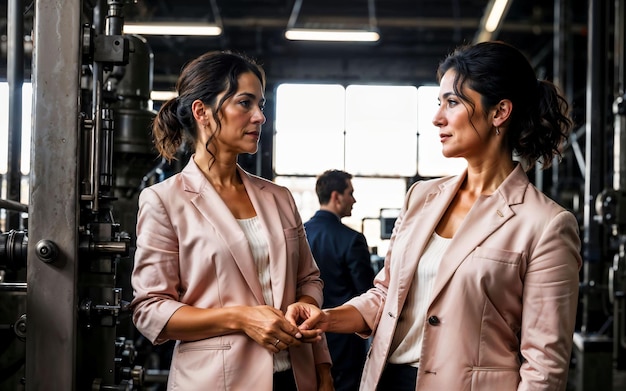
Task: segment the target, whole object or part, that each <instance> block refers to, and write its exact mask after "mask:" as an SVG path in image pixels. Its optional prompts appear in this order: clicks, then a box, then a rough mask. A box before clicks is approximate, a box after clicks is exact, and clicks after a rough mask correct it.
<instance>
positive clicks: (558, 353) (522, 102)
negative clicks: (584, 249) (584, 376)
mask: <svg viewBox="0 0 626 391" xmlns="http://www.w3.org/2000/svg"><path fill="white" fill-rule="evenodd" d="M438 78H439V81H440V92H439V101H440V108H439V110H438V111H437V113H436V114H435V117H434V119H433V123H434V124H435V125H436V126H437V127H438V128H439V136H440V139H441V143H442V146H443V154H444V155H445V156H446V157H463V158H465V159H466V160H467V169H466V171H465V172H464V173H462V174H461V175H459V176H454V177H446V178H440V179H433V180H426V181H420V182H417V183H415V184H414V185H413V186H412V187H411V188H410V189H409V191H408V194H407V195H406V198H405V202H404V205H403V207H402V211H401V214H400V217H399V218H398V219H397V221H396V225H395V227H394V232H393V235H392V238H391V242H390V246H389V251H388V253H387V256H386V259H385V266H384V269H383V270H382V271H381V272H380V273H379V274H378V276H376V279H375V281H374V282H375V287H374V288H372V289H370V290H369V291H368V292H366V293H364V294H363V295H361V296H359V297H356V298H354V299H352V300H350V301H348V302H347V303H346V304H344V305H342V306H340V307H336V308H334V309H329V310H324V311H321V310H319V309H317V308H312V307H310V306H307V305H304V304H303V305H293V306H291V307H290V309H289V312H288V313H287V319H289V320H290V321H291V322H292V323H293V324H294V325H299V327H300V329H301V330H309V329H313V328H318V329H319V330H324V331H331V332H344V333H351V332H357V333H359V334H361V335H362V336H364V337H365V336H368V335H373V340H372V344H371V348H370V351H369V353H368V359H367V363H366V365H365V369H364V372H363V376H362V379H361V389H362V390H366V391H371V390H385V391H392V390H411V391H413V390H420V391H421V390H426V391H440V390H446V391H448V390H451V391H452V390H453V391H466V390H474V391H513V390H532V391H538V390H564V389H565V388H566V383H567V372H568V368H569V359H570V354H571V347H572V337H573V332H574V325H575V319H576V308H577V302H578V273H579V268H580V266H581V257H580V237H579V232H578V222H577V221H576V218H575V217H574V215H573V214H572V213H570V212H568V211H567V210H565V209H564V208H562V207H561V206H559V205H558V204H556V203H555V202H554V201H552V200H550V199H549V198H548V197H546V196H545V195H544V194H543V193H541V192H540V191H539V190H537V189H536V188H535V187H534V186H533V185H532V184H531V183H530V182H529V179H528V177H527V175H526V173H525V169H529V168H531V167H532V166H533V165H534V164H535V163H536V162H537V161H540V162H542V164H543V167H544V168H545V167H548V166H549V165H550V163H551V162H552V159H553V156H555V155H557V156H558V155H560V154H559V148H560V146H561V143H562V142H563V141H564V140H565V139H566V137H567V134H568V132H569V130H570V127H571V121H570V120H569V119H568V117H567V107H568V105H567V103H566V101H565V100H564V99H563V98H562V97H561V96H560V95H559V94H558V91H557V89H556V88H555V86H554V85H553V84H551V83H550V82H548V81H538V80H537V79H536V76H535V74H534V71H533V69H532V68H531V66H530V65H529V63H528V61H527V60H526V59H525V58H524V56H523V55H522V54H521V53H520V52H519V51H518V50H516V49H515V48H513V47H511V46H509V45H507V44H505V43H502V42H487V43H480V44H477V45H474V46H465V47H460V48H458V49H457V50H456V51H455V52H454V53H452V54H451V55H449V56H448V57H447V58H446V59H445V60H444V61H443V62H442V63H441V64H440V67H439V70H438ZM514 155H515V156H517V157H518V158H517V160H514V159H513V156H514Z"/></svg>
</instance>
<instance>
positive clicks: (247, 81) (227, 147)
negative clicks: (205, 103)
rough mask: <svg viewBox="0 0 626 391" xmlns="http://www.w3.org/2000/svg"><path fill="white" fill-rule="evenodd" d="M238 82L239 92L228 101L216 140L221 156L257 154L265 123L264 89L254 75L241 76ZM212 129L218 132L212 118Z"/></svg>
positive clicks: (222, 113) (222, 114)
mask: <svg viewBox="0 0 626 391" xmlns="http://www.w3.org/2000/svg"><path fill="white" fill-rule="evenodd" d="M237 83H238V88H237V91H236V92H235V94H234V95H233V96H232V97H230V98H228V99H227V100H226V101H225V102H224V104H223V105H222V109H221V111H220V113H219V117H220V120H221V123H222V128H221V130H220V132H219V134H218V135H217V137H216V139H215V142H216V144H217V150H218V151H219V152H220V153H222V152H226V153H234V154H240V153H255V152H256V151H257V149H258V143H259V137H260V136H261V126H262V125H263V124H264V123H265V115H264V114H263V108H264V106H265V95H264V93H263V86H262V85H261V81H260V80H259V79H258V78H257V77H256V76H255V75H254V74H253V73H251V72H247V73H243V74H241V75H240V76H239V78H238V79H237ZM219 99H220V97H218V100H219ZM209 128H210V129H216V124H215V122H214V121H213V119H212V118H211V120H210V124H209Z"/></svg>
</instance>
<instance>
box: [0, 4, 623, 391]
mask: <svg viewBox="0 0 626 391" xmlns="http://www.w3.org/2000/svg"><path fill="white" fill-rule="evenodd" d="M625 1H626V0H615V1H612V2H605V1H596V0H590V1H589V24H588V47H587V50H588V59H589V60H588V61H589V62H588V64H587V89H586V94H587V96H586V102H587V103H586V105H587V106H586V113H585V118H586V123H585V125H584V126H583V127H581V128H580V129H578V130H577V131H576V132H575V133H574V134H573V135H572V136H571V138H570V140H569V143H568V145H567V147H566V148H568V153H571V154H572V155H573V156H575V159H573V160H572V161H573V162H575V163H574V164H573V166H574V167H571V170H570V171H571V172H573V173H576V171H578V173H577V174H578V175H579V176H580V178H582V179H581V180H580V181H574V182H573V183H574V186H570V187H563V186H561V187H559V186H558V185H557V184H558V183H567V178H564V177H563V176H562V175H561V176H560V177H559V175H555V178H554V180H553V181H552V182H553V188H552V189H550V190H551V191H552V194H551V195H552V196H553V197H554V198H555V199H560V200H561V201H566V203H571V205H570V206H571V207H572V209H574V210H575V212H576V211H580V212H581V213H580V216H579V217H580V225H581V237H582V239H583V261H584V264H583V270H582V271H581V285H580V307H579V322H578V324H579V327H578V328H577V332H576V333H575V335H574V342H575V343H574V345H575V346H574V352H573V355H572V369H571V372H572V374H573V376H572V379H573V380H572V389H575V390H577V391H585V390H611V389H612V387H613V383H612V378H613V376H612V375H613V372H614V371H615V370H619V371H624V370H626V156H624V154H623V153H622V152H624V151H626V91H625V88H626V87H625V85H624V84H625V82H626V80H625V77H626V76H625V64H624V60H625V53H624V42H625V36H624V34H625V33H624V15H625V13H626V6H625ZM8 3H9V4H8V6H9V12H8V17H9V18H10V21H11V22H10V23H9V42H8V48H9V52H10V53H9V55H8V58H9V59H10V64H9V66H8V70H9V72H8V80H9V84H10V86H11V87H10V102H9V103H10V110H9V111H10V115H9V117H10V118H9V129H11V133H10V135H9V144H10V150H9V172H8V174H7V175H8V180H7V190H6V194H7V199H6V200H4V199H0V209H2V210H3V211H4V213H5V214H4V216H5V221H6V223H5V227H4V231H3V232H0V390H7V391H13V390H23V389H25V390H60V391H67V390H81V391H82V390H93V391H96V390H134V389H147V388H149V387H150V386H151V385H158V384H163V383H165V381H166V379H167V371H166V370H164V369H163V368H162V367H161V365H160V363H159V358H158V356H159V355H158V354H156V355H155V354H154V353H153V352H152V351H151V347H150V346H146V345H145V344H143V343H142V340H141V336H139V335H137V333H136V331H135V329H134V328H133V326H132V323H131V322H130V313H129V303H130V301H131V300H132V289H131V287H130V283H129V278H130V272H131V270H132V255H133V249H134V237H135V232H134V227H135V223H136V207H137V196H138V193H139V191H140V190H141V188H143V187H145V186H147V185H149V184H150V183H152V182H153V181H156V180H158V178H157V175H156V174H157V173H159V172H162V171H163V169H164V163H163V162H161V161H159V160H158V159H157V158H156V153H155V152H154V151H153V150H152V148H151V140H150V123H151V121H152V118H153V117H154V114H155V113H154V111H153V110H151V109H150V107H149V95H150V92H151V90H152V67H153V63H152V61H153V54H152V52H151V49H150V47H149V45H148V44H147V41H146V40H145V39H143V38H142V37H139V36H133V35H124V34H123V25H124V13H125V10H127V9H128V7H132V6H133V5H134V1H132V0H45V1H34V2H32V5H33V8H32V10H31V11H32V13H33V14H34V23H33V26H34V27H33V35H32V82H33V116H32V141H31V147H30V150H31V154H32V159H31V172H30V175H29V177H28V188H29V197H28V199H29V201H28V205H26V204H23V203H20V202H18V200H19V188H20V183H21V181H22V180H23V179H24V178H22V174H21V173H20V172H19V169H18V168H17V167H18V166H19V137H17V134H18V132H19V129H21V126H20V122H19V121H20V120H19V118H20V117H21V111H20V108H19V106H20V102H21V90H20V88H21V87H20V86H21V84H22V82H23V81H24V75H23V69H22V68H23V62H24V48H25V46H24V45H23V36H24V32H23V23H22V22H23V15H24V10H25V9H26V7H25V4H24V2H23V0H9V2H8ZM555 4H561V6H564V5H563V3H562V2H559V1H556V2H555ZM606 26H612V28H611V29H609V30H610V31H607V29H606ZM556 30H558V29H556ZM555 35H556V34H555ZM559 39H560V40H561V41H560V42H555V47H562V46H563V45H564V43H565V42H564V40H565V39H566V36H565V35H561V36H559ZM607 53H608V54H609V55H608V56H607ZM555 61H556V62H558V64H559V65H560V67H561V68H564V65H565V64H564V63H565V62H566V61H563V58H562V57H559V56H555ZM559 61H560V62H559ZM555 68H557V72H556V74H557V76H558V75H559V66H555ZM611 86H612V89H611ZM607 88H608V90H607ZM607 91H608V92H607ZM15 129H18V130H15ZM576 163H577V166H576ZM555 166H556V169H555V170H559V164H556V165H555ZM561 169H563V167H561ZM261 171H263V172H268V171H271V170H267V169H265V170H261ZM562 171H563V170H561V172H562ZM558 172H559V171H555V173H558ZM580 178H579V179H580ZM536 179H537V182H541V181H540V179H541V178H540V177H539V176H538V177H537V178H536ZM579 182H580V183H584V188H581V189H577V188H576V183H579ZM575 204H576V205H577V206H576V205H575ZM385 221H387V222H388V221H392V220H385Z"/></svg>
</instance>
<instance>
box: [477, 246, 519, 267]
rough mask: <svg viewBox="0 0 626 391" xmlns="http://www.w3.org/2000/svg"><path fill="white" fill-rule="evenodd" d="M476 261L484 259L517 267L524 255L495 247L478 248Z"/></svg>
mask: <svg viewBox="0 0 626 391" xmlns="http://www.w3.org/2000/svg"><path fill="white" fill-rule="evenodd" d="M474 259H484V260H487V261H494V262H498V263H502V264H505V265H511V266H517V265H519V263H520V260H521V259H522V253H518V252H514V251H508V250H502V249H499V248H493V247H476V250H474Z"/></svg>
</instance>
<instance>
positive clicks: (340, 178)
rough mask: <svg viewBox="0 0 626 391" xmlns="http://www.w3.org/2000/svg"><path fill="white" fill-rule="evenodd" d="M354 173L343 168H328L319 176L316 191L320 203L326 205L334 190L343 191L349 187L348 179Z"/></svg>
mask: <svg viewBox="0 0 626 391" xmlns="http://www.w3.org/2000/svg"><path fill="white" fill-rule="evenodd" d="M349 179H352V174H349V173H347V172H345V171H341V170H327V171H324V172H323V173H322V174H321V175H320V176H318V177H317V181H316V183H315V192H316V193H317V199H318V200H319V202H320V205H326V204H328V202H329V201H330V195H331V194H332V193H333V191H337V192H339V193H343V192H344V191H346V188H347V187H348V180H349Z"/></svg>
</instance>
